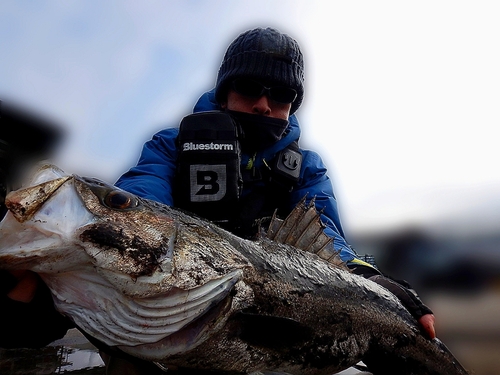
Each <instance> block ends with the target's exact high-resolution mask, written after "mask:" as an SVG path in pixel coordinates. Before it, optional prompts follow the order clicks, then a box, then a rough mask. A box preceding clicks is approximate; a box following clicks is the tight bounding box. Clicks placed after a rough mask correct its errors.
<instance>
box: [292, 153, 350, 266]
mask: <svg viewBox="0 0 500 375" xmlns="http://www.w3.org/2000/svg"><path fill="white" fill-rule="evenodd" d="M302 155H303V160H302V168H301V176H300V181H299V185H298V186H297V188H296V189H295V190H294V191H293V192H292V197H291V200H292V201H291V206H290V209H291V208H293V207H294V206H295V205H296V204H297V203H298V202H299V201H300V200H301V199H302V198H304V197H306V202H307V203H309V202H310V201H311V199H314V203H315V206H316V209H317V210H318V212H321V213H322V214H321V219H322V221H323V223H325V225H326V228H325V234H327V235H328V236H330V237H332V238H333V241H334V242H333V245H334V247H335V249H336V250H338V251H339V252H340V257H341V258H342V260H343V261H344V262H346V263H348V264H349V263H350V262H352V260H354V259H357V258H358V255H357V254H356V252H355V251H354V249H353V248H351V246H350V245H349V244H348V243H347V241H346V240H345V237H344V230H343V228H342V224H341V222H340V217H339V212H338V208H337V200H336V198H335V194H334V192H333V186H332V182H331V180H330V178H329V177H328V175H327V169H326V167H325V165H324V163H323V161H322V160H321V157H320V156H319V155H318V154H317V153H315V152H313V151H308V150H302Z"/></svg>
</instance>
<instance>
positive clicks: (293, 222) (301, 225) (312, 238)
mask: <svg viewBox="0 0 500 375" xmlns="http://www.w3.org/2000/svg"><path fill="white" fill-rule="evenodd" d="M325 228H326V225H325V224H324V223H323V222H322V221H321V217H320V213H319V212H318V211H317V210H316V206H315V205H314V198H313V199H312V200H311V201H310V202H309V204H306V197H304V198H302V200H301V201H300V202H299V203H298V204H297V205H296V206H295V208H294V209H293V210H292V212H290V214H289V215H288V216H287V217H286V219H284V220H282V219H279V218H278V217H277V216H276V212H275V213H274V215H273V217H272V218H271V222H270V224H269V228H268V230H267V237H268V238H269V239H271V240H273V241H275V242H278V243H283V244H287V245H291V246H294V247H296V248H297V249H301V250H304V251H307V252H310V253H314V254H316V255H318V256H319V257H320V258H321V259H324V260H326V261H327V262H329V263H331V264H334V265H335V266H339V267H342V268H345V269H348V268H347V266H346V265H345V263H344V262H343V261H342V259H341V258H340V256H339V251H338V250H335V248H334V247H333V238H331V237H329V236H327V235H326V234H325V233H324V229H325Z"/></svg>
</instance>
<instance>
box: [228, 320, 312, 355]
mask: <svg viewBox="0 0 500 375" xmlns="http://www.w3.org/2000/svg"><path fill="white" fill-rule="evenodd" d="M232 319H233V323H236V326H237V332H238V336H239V337H240V338H241V339H242V340H243V341H246V342H248V343H250V344H252V345H257V346H263V347H272V348H275V349H279V348H287V349H288V348H290V347H292V346H294V345H297V344H300V343H302V342H304V341H307V340H309V339H310V338H311V337H312V335H313V331H312V330H311V329H310V328H309V327H307V326H305V325H303V324H302V323H300V322H298V321H296V320H293V319H290V318H283V317H278V316H271V315H260V314H253V313H244V312H241V313H238V314H236V315H235V316H234V317H233V318H232Z"/></svg>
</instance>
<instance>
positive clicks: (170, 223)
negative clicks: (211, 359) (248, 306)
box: [0, 166, 249, 359]
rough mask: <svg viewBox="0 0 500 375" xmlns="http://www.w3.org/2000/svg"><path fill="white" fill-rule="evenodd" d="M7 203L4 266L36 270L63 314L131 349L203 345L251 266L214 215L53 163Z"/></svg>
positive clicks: (163, 350)
mask: <svg viewBox="0 0 500 375" xmlns="http://www.w3.org/2000/svg"><path fill="white" fill-rule="evenodd" d="M5 202H6V206H7V207H8V209H9V212H8V213H7V215H6V217H5V218H4V219H3V220H2V222H1V223H0V268H2V269H6V270H15V269H28V270H32V271H34V272H37V273H38V274H39V275H40V276H41V277H42V279H43V280H44V281H45V283H46V284H47V285H48V287H49V289H50V290H51V292H52V295H53V299H54V303H55V305H56V308H57V309H58V310H59V311H60V312H61V313H63V314H64V315H67V316H69V317H70V318H71V319H72V320H73V321H74V322H75V323H76V324H77V326H78V327H79V328H80V329H82V330H83V331H85V332H87V333H88V334H89V335H90V336H93V337H94V338H96V339H97V340H99V341H101V342H103V343H105V344H107V345H110V346H118V347H120V348H121V349H122V350H124V351H127V352H129V353H130V354H132V355H137V356H141V357H144V358H148V359H158V358H162V357H163V356H165V355H167V354H172V353H178V352H181V351H183V350H186V348H190V347H193V346H196V345H198V344H199V343H200V342H201V341H202V340H204V339H205V338H206V337H207V335H208V334H209V333H210V330H213V327H214V325H215V324H214V323H213V322H212V323H211V324H207V322H206V321H204V320H203V319H205V320H206V319H208V318H207V317H209V318H210V319H213V320H214V321H215V322H222V321H224V319H227V317H228V315H229V312H230V306H231V301H232V300H233V296H234V293H231V292H232V291H233V290H234V288H237V286H236V284H238V283H239V281H240V280H241V278H242V274H243V269H244V268H246V267H249V262H248V260H247V259H246V258H245V257H244V256H243V255H241V254H240V253H238V252H237V251H236V250H235V248H234V247H233V245H232V244H231V243H230V242H229V241H227V240H226V239H225V238H224V236H221V234H220V232H219V231H218V230H215V229H214V227H213V225H211V224H210V223H208V222H206V221H203V220H200V219H197V218H194V217H192V216H190V215H187V214H184V213H182V212H179V211H178V210H174V209H172V208H170V207H168V206H165V205H162V204H159V203H157V202H153V201H150V200H147V199H142V198H140V197H137V196H135V195H133V194H130V193H128V192H126V191H123V190H121V189H119V188H116V187H114V186H112V185H110V184H107V183H105V182H103V181H100V180H97V179H94V178H86V177H80V176H77V175H68V174H65V173H64V172H63V171H61V170H60V169H58V168H57V167H54V166H44V167H42V168H40V169H38V171H37V172H36V173H35V174H34V176H33V178H32V179H31V180H30V181H29V182H28V183H27V184H26V186H25V187H23V188H21V189H19V190H17V191H14V192H11V193H9V194H8V196H7V197H6V201H5ZM197 322H199V324H196V323H197ZM221 324H222V323H221ZM209 327H212V328H210V330H209ZM167 341H168V342H169V344H168V345H166V344H165V343H166V342H167Z"/></svg>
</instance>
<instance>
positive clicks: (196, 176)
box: [189, 164, 227, 202]
mask: <svg viewBox="0 0 500 375" xmlns="http://www.w3.org/2000/svg"><path fill="white" fill-rule="evenodd" d="M189 178H190V191H189V196H190V200H191V202H215V201H220V200H221V199H222V198H224V196H225V195H226V184H227V177H226V166H225V165H224V164H219V165H206V164H195V165H191V166H190V168H189Z"/></svg>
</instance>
